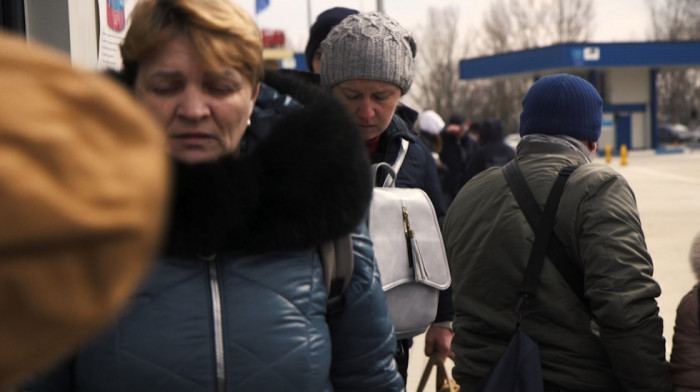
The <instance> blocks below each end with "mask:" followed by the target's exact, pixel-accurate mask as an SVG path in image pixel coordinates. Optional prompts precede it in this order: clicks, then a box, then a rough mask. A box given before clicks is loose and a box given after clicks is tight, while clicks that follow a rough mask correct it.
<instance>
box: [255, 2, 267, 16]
mask: <svg viewBox="0 0 700 392" xmlns="http://www.w3.org/2000/svg"><path fill="white" fill-rule="evenodd" d="M268 5H270V0H255V13H256V14H259V13H261V12H262V11H263V10H265V8H267V6H268Z"/></svg>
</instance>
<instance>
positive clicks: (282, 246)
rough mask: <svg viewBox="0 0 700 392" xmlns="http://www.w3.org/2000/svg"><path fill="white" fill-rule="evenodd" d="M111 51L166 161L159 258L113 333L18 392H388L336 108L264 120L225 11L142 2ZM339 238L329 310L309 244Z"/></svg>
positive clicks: (363, 197) (329, 105) (237, 26)
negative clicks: (341, 246) (345, 239)
mask: <svg viewBox="0 0 700 392" xmlns="http://www.w3.org/2000/svg"><path fill="white" fill-rule="evenodd" d="M121 52H122V57H123V61H124V73H123V75H124V78H125V81H126V82H127V83H128V84H129V85H130V86H131V87H132V89H133V91H134V93H135V95H136V96H137V97H138V98H139V99H140V100H141V101H142V102H143V104H144V105H145V106H146V107H147V108H148V109H149V110H150V111H151V113H152V114H153V115H154V116H155V118H156V119H157V120H159V121H160V122H161V124H162V125H163V128H164V131H165V133H166V135H167V138H168V145H167V147H168V150H169V151H170V154H171V155H172V157H173V158H174V174H175V186H174V189H173V199H172V202H171V205H170V209H171V218H170V226H169V229H168V231H167V232H166V233H165V238H164V246H163V254H162V255H161V257H160V258H159V261H158V262H157V263H156V266H155V267H154V269H153V270H152V271H151V273H150V276H149V277H148V278H147V279H146V280H145V281H144V282H143V284H142V286H141V287H140V289H139V290H138V291H137V292H136V293H135V294H134V296H133V299H132V301H131V303H130V306H129V307H128V309H127V310H126V311H125V312H124V314H123V315H122V316H121V317H120V319H119V320H117V322H116V324H115V326H114V328H113V329H112V330H111V331H109V332H107V333H106V334H104V335H103V336H101V337H98V338H96V339H95V340H94V341H92V342H91V343H90V344H88V345H87V346H85V347H82V348H81V349H80V351H79V352H77V354H76V355H75V356H74V357H72V358H70V359H69V360H67V361H66V362H65V363H63V364H62V365H61V366H59V367H57V368H55V369H53V370H51V371H48V372H47V373H46V374H44V375H42V376H41V377H38V378H36V379H35V380H34V381H33V382H32V383H31V384H30V385H27V386H26V387H24V388H22V390H52V391H53V390H56V391H59V390H65V391H68V390H77V391H189V392H191V391H333V390H335V391H346V390H347V391H350V390H352V391H360V390H361V391H394V390H401V389H402V388H403V382H402V380H401V377H400V376H399V374H398V372H397V370H396V364H395V361H394V359H393V354H394V350H395V345H396V340H395V337H394V333H393V329H392V325H391V320H390V317H389V313H388V310H387V307H386V301H385V298H384V293H383V292H382V288H381V285H380V282H379V274H378V270H377V266H376V262H375V260H374V255H373V252H372V247H371V242H370V241H369V239H368V235H367V230H366V228H365V227H364V226H363V225H362V224H361V221H362V219H363V217H364V215H365V213H366V208H367V206H368V204H369V200H370V197H371V184H369V183H368V181H367V172H368V171H369V163H368V159H367V155H366V151H365V148H364V144H363V142H362V140H361V138H360V136H359V132H358V130H357V127H356V126H355V125H354V123H353V121H352V119H351V118H349V117H348V115H347V114H345V111H344V110H343V108H342V107H341V106H340V105H339V104H338V103H337V102H336V101H335V100H333V99H331V98H329V97H328V96H325V95H324V94H323V93H322V92H321V91H315V90H314V91H309V89H310V88H312V87H310V86H308V85H306V86H303V85H299V86H298V88H292V89H291V90H292V91H295V92H296V94H297V95H298V97H297V98H298V99H297V100H296V101H295V102H297V104H296V105H287V106H285V107H284V108H281V109H280V110H276V111H275V114H274V116H269V115H267V114H269V113H270V112H269V110H268V109H269V107H265V105H263V104H265V103H270V102H273V104H274V98H275V95H274V94H272V93H270V91H273V89H272V87H271V86H269V85H266V86H265V89H264V91H265V92H266V93H265V97H264V98H262V100H263V101H266V102H259V103H257V109H256V101H257V99H258V97H259V94H260V86H261V81H262V78H263V68H262V42H261V36H260V32H259V31H258V28H257V27H256V25H255V22H254V20H253V19H252V18H251V17H250V16H249V15H248V14H247V13H245V12H244V11H243V10H242V9H241V8H240V7H239V6H237V5H236V4H235V3H233V2H231V1H230V0H206V1H205V0H141V1H140V2H139V3H138V4H137V5H136V7H135V8H134V11H133V14H132V16H131V27H130V29H129V31H128V33H127V35H126V38H125V40H124V42H123V44H122V46H121ZM283 101H285V102H287V101H288V100H286V99H285V100H283ZM260 113H266V115H261V114H260ZM251 118H252V120H253V125H252V126H251V122H250V119H251ZM262 129H264V132H263V131H262ZM247 132H256V133H257V134H256V135H252V136H255V137H257V139H255V140H256V142H255V143H243V140H244V138H246V140H247V139H248V137H246V133H247ZM251 139H253V138H251ZM242 146H245V148H242ZM124 154H129V151H124ZM353 230H354V232H353V235H352V239H353V248H354V252H353V253H354V269H353V272H352V277H351V279H349V284H348V286H347V288H346V289H345V290H344V292H343V294H342V296H341V297H339V298H341V300H342V303H341V305H339V306H335V307H333V308H329V307H328V292H327V290H326V286H325V284H324V279H323V266H322V263H321V259H320V256H319V245H320V244H322V243H324V242H326V241H329V240H332V239H334V238H338V237H342V236H343V235H346V234H348V233H350V232H352V231H353ZM95 284H99V282H95ZM331 287H333V286H331Z"/></svg>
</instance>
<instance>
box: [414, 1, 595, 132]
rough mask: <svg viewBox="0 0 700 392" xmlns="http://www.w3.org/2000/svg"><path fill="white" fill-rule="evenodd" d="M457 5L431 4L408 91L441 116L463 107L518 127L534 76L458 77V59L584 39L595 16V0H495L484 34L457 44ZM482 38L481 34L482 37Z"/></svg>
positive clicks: (476, 115) (464, 111)
mask: <svg viewBox="0 0 700 392" xmlns="http://www.w3.org/2000/svg"><path fill="white" fill-rule="evenodd" d="M457 11H458V10H457V9H456V8H454V7H449V8H445V9H430V10H429V12H428V26H430V29H429V30H426V31H424V32H423V34H422V35H420V36H419V38H418V39H417V41H418V57H417V60H416V78H415V86H414V88H412V89H411V92H410V93H409V95H410V97H411V98H412V99H413V100H414V101H415V102H417V103H418V105H420V106H422V108H424V109H433V110H435V111H436V112H438V113H439V114H440V115H442V116H443V117H446V116H449V115H450V114H451V113H455V112H458V113H462V114H464V115H466V116H468V117H470V118H472V119H475V120H481V119H484V118H486V117H498V118H501V119H503V121H504V122H505V123H506V126H507V127H508V128H507V129H510V130H514V129H515V125H516V124H517V115H518V113H519V111H520V100H521V99H522V97H523V95H524V93H525V91H526V90H527V87H528V86H529V84H530V82H531V81H530V80H527V79H524V78H519V79H518V78H515V79H513V78H508V79H497V80H476V81H469V82H467V81H460V80H459V60H460V59H461V58H465V57H466V56H467V55H469V54H472V52H473V53H474V54H477V53H478V54H481V55H493V54H499V53H505V52H509V51H514V50H521V49H529V48H535V47H539V46H544V45H551V44H554V43H562V42H574V41H585V40H587V39H588V37H589V35H590V26H591V24H592V20H593V0H492V1H491V4H490V6H489V8H488V9H487V10H486V12H485V15H484V22H483V26H482V30H481V32H480V34H477V33H475V32H474V31H469V32H468V35H467V40H466V42H467V44H465V45H464V46H460V45H459V44H458V42H459V40H458V28H457V27H458V19H457V15H458V12H457ZM479 38H481V39H479Z"/></svg>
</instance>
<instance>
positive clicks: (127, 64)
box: [120, 0, 263, 86]
mask: <svg viewBox="0 0 700 392" xmlns="http://www.w3.org/2000/svg"><path fill="white" fill-rule="evenodd" d="M175 37H185V38H187V39H188V40H189V42H190V43H191V44H192V46H193V47H194V48H196V50H197V51H198V53H199V56H200V60H201V61H202V62H203V63H204V65H205V67H206V68H208V69H210V70H216V71H220V70H221V66H222V64H223V65H225V66H230V67H233V68H234V69H236V70H237V71H238V72H240V73H241V74H242V75H243V76H244V77H245V78H246V79H247V80H248V81H249V82H250V83H251V84H252V85H253V86H256V85H257V84H258V82H260V81H261V80H262V77H263V57H262V48H263V45H262V37H261V36H260V31H259V30H258V26H257V25H256V24H255V20H253V18H252V17H251V16H250V15H249V14H248V13H247V12H246V11H245V10H244V9H242V8H241V7H240V6H239V5H237V4H235V3H234V2H232V1H231V0H141V1H139V3H138V4H137V5H136V7H134V10H133V12H132V14H131V27H129V31H128V32H127V34H126V37H125V38H124V42H123V43H122V44H121V47H120V49H121V55H122V60H123V63H124V73H125V77H126V79H127V82H128V83H129V84H130V85H133V84H134V81H135V80H136V75H137V73H138V66H139V64H140V63H141V62H142V61H144V59H145V58H146V57H148V56H149V55H150V54H151V53H153V52H154V51H155V50H156V48H158V47H159V46H160V45H162V44H164V43H165V42H167V41H169V40H171V39H173V38H175Z"/></svg>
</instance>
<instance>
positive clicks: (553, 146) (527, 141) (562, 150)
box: [516, 134, 594, 164]
mask: <svg viewBox="0 0 700 392" xmlns="http://www.w3.org/2000/svg"><path fill="white" fill-rule="evenodd" d="M530 154H574V155H575V156H577V158H576V161H577V162H578V163H579V164H583V163H590V162H593V159H594V156H593V154H592V153H591V152H590V151H589V150H588V148H586V146H584V145H583V144H581V142H579V141H578V140H576V139H574V138H572V137H569V136H565V135H557V136H551V135H543V134H531V135H525V136H523V138H522V140H521V141H520V143H518V147H517V150H516V155H518V156H521V155H530Z"/></svg>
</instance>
